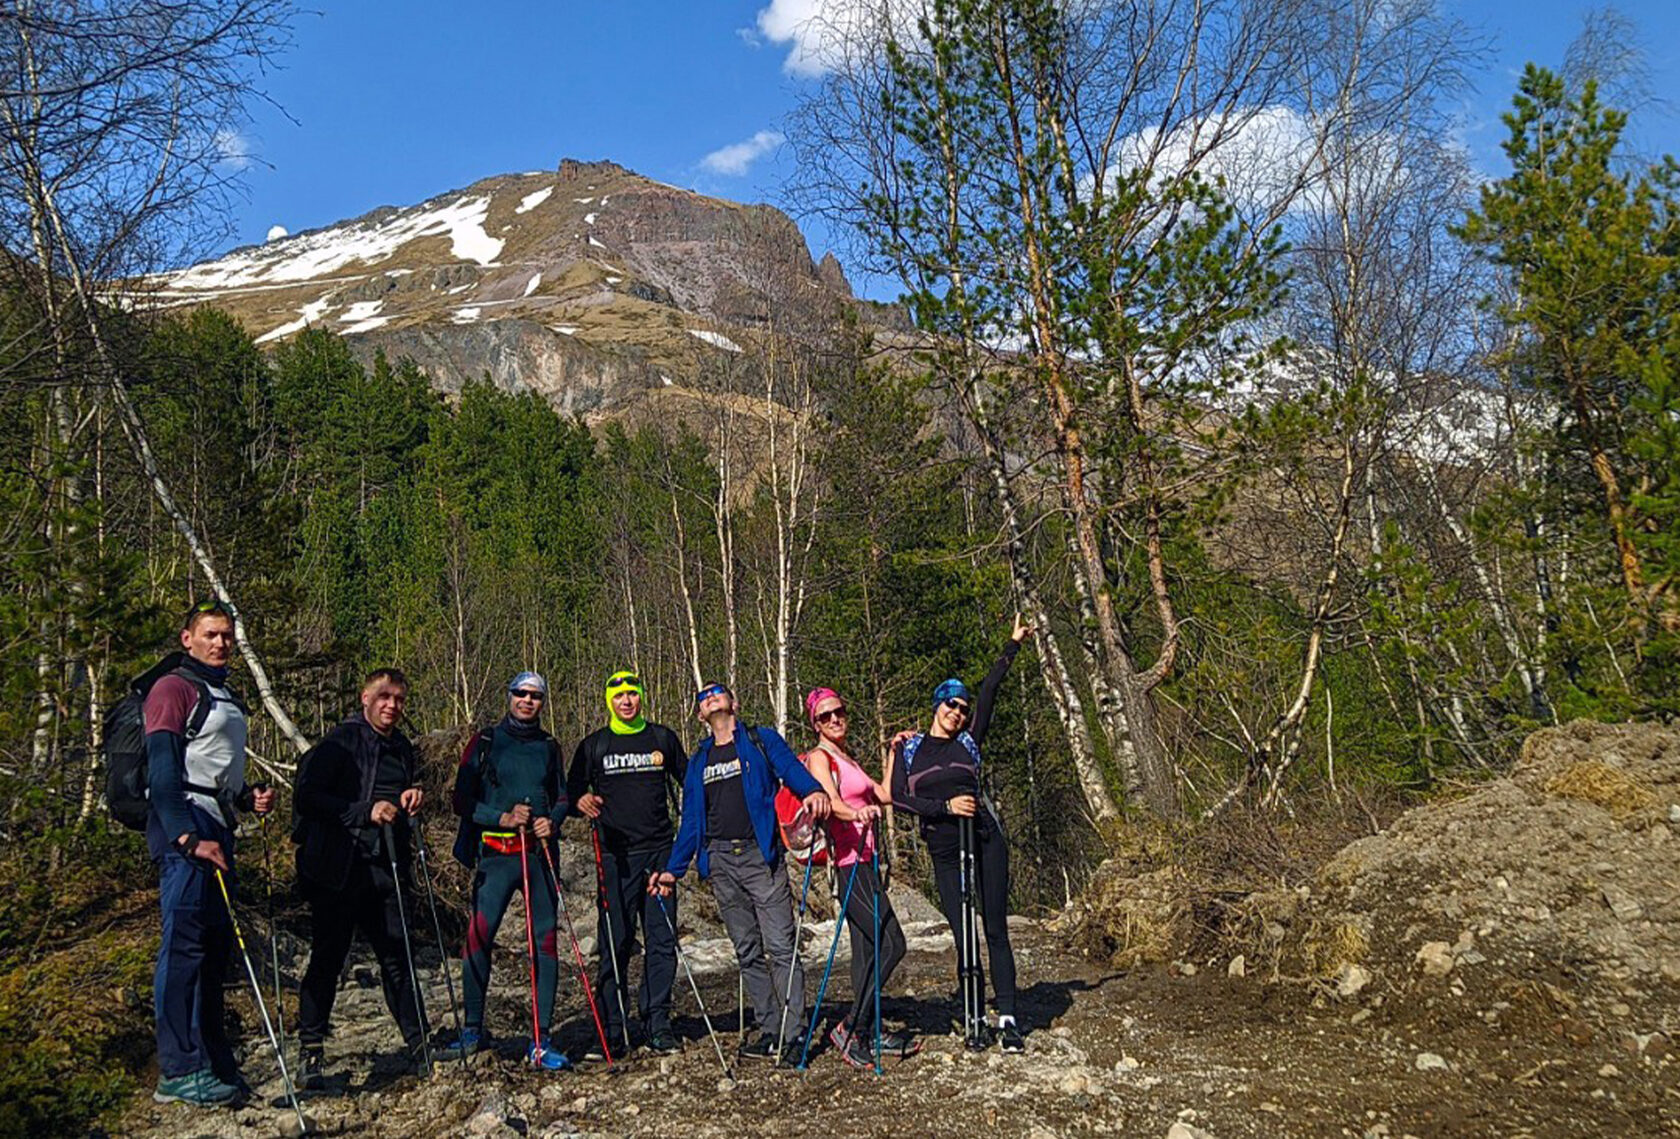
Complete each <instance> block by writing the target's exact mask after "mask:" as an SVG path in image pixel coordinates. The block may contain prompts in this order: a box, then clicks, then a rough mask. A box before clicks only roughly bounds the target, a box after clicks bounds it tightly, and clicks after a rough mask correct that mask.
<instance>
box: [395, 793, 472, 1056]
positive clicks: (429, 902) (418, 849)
mask: <svg viewBox="0 0 1680 1139" xmlns="http://www.w3.org/2000/svg"><path fill="white" fill-rule="evenodd" d="M408 823H409V826H410V827H412V828H413V830H414V855H415V857H416V858H418V859H419V860H420V882H421V884H422V885H424V886H425V888H426V908H427V909H429V910H431V912H432V935H433V936H434V937H436V938H437V948H438V967H439V968H440V969H442V970H443V984H444V988H445V989H447V990H448V992H449V1017H450V1019H451V1020H453V1021H454V1022H455V1039H456V1040H457V1041H461V1040H463V1039H464V1038H465V1035H466V1034H465V1033H464V1032H462V1021H461V1005H460V1003H459V1002H458V1001H456V999H455V978H454V977H453V976H451V975H450V969H449V954H448V952H447V951H446V950H445V949H444V948H443V923H442V922H440V921H439V920H438V908H437V892H436V891H435V890H433V889H432V864H431V863H430V862H429V861H427V859H426V824H425V823H424V822H422V821H421V820H420V816H419V815H410V816H408ZM457 1051H459V1052H460V1053H461V1063H463V1064H468V1065H470V1064H471V1063H472V1053H471V1052H470V1051H468V1050H467V1048H466V1047H465V1046H462V1047H460V1048H458V1049H457Z"/></svg>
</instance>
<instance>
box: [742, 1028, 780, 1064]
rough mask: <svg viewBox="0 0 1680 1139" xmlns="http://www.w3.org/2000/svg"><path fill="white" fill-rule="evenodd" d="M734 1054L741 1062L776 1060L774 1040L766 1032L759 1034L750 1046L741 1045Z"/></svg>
mask: <svg viewBox="0 0 1680 1139" xmlns="http://www.w3.org/2000/svg"><path fill="white" fill-rule="evenodd" d="M735 1054H736V1055H737V1056H739V1057H741V1059H743V1060H774V1059H775V1058H776V1038H775V1037H774V1036H771V1035H770V1034H769V1033H768V1032H765V1033H761V1034H760V1035H759V1038H758V1039H757V1040H754V1041H753V1042H752V1043H751V1044H743V1045H741V1046H740V1047H739V1048H737V1049H736V1050H735Z"/></svg>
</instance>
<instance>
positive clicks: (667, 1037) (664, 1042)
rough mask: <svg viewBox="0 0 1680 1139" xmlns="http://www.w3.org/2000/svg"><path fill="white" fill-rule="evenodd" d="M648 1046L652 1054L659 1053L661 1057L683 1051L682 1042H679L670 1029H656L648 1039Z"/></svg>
mask: <svg viewBox="0 0 1680 1139" xmlns="http://www.w3.org/2000/svg"><path fill="white" fill-rule="evenodd" d="M647 1046H648V1050H649V1051H650V1052H657V1053H658V1054H659V1055H661V1056H669V1055H671V1054H672V1053H673V1052H681V1051H682V1041H680V1040H678V1039H677V1037H676V1034H675V1033H673V1032H672V1031H671V1030H670V1029H669V1028H656V1029H654V1030H653V1033H652V1035H650V1036H649V1037H648V1038H647Z"/></svg>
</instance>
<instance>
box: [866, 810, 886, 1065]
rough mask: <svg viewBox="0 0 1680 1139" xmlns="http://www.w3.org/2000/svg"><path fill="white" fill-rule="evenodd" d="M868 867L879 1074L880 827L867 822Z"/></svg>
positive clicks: (876, 1048) (882, 884)
mask: <svg viewBox="0 0 1680 1139" xmlns="http://www.w3.org/2000/svg"><path fill="white" fill-rule="evenodd" d="M869 868H870V869H871V870H873V871H874V872H875V898H874V905H875V915H874V917H875V1074H876V1075H877V1076H879V1075H880V1074H881V892H882V891H883V890H885V889H886V888H887V887H886V884H885V883H883V882H882V881H881V829H880V828H879V827H877V826H876V825H875V823H874V821H873V820H871V821H870V824H869Z"/></svg>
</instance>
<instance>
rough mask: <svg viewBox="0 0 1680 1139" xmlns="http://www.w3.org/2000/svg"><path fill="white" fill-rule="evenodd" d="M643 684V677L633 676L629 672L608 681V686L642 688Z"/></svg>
mask: <svg viewBox="0 0 1680 1139" xmlns="http://www.w3.org/2000/svg"><path fill="white" fill-rule="evenodd" d="M641 686H642V678H641V677H639V676H633V675H631V674H629V673H626V674H625V675H623V676H615V677H613V678H612V679H611V680H609V681H607V687H608V688H640V687H641Z"/></svg>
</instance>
